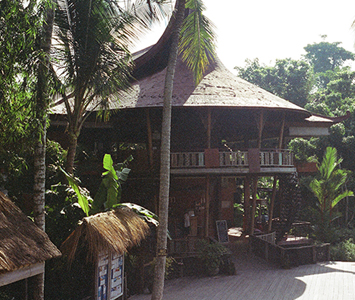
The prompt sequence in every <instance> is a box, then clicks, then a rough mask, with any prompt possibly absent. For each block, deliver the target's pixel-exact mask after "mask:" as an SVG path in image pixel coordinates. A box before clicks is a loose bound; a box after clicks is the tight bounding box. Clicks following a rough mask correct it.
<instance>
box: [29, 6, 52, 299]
mask: <svg viewBox="0 0 355 300" xmlns="http://www.w3.org/2000/svg"><path fill="white" fill-rule="evenodd" d="M53 18H54V10H53V7H48V8H47V11H46V15H45V22H44V23H43V36H42V39H41V44H40V45H41V50H42V51H43V54H44V55H43V57H42V59H41V60H40V62H39V63H40V65H39V67H38V78H37V95H36V117H37V119H38V121H39V122H38V124H39V125H38V127H39V128H38V130H37V132H38V133H39V134H38V138H37V139H38V140H37V143H36V145H35V154H34V186H33V192H34V195H33V202H34V208H33V211H34V221H35V223H36V225H37V226H38V227H39V228H41V229H42V230H43V231H44V230H45V181H46V164H45V156H46V123H47V109H48V88H47V85H48V81H47V77H48V65H49V54H50V48H51V40H52V31H53ZM32 286H33V295H32V297H31V299H32V298H33V299H34V300H43V299H44V273H42V274H39V275H37V276H34V277H33V278H32Z"/></svg>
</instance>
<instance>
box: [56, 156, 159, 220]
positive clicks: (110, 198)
mask: <svg viewBox="0 0 355 300" xmlns="http://www.w3.org/2000/svg"><path fill="white" fill-rule="evenodd" d="M132 160H133V157H132V156H130V157H128V158H127V159H126V160H125V161H124V162H123V163H118V164H115V165H114V164H113V160H112V157H111V155H110V154H105V156H104V159H103V168H104V169H105V171H104V172H103V173H102V176H103V178H102V181H101V184H100V186H99V190H98V191H97V193H96V195H95V197H94V198H91V196H90V195H88V194H87V193H85V190H84V189H83V188H82V187H81V186H80V180H79V179H78V178H74V177H73V175H71V174H69V173H67V172H65V171H64V170H62V172H63V173H64V174H65V176H66V178H67V180H68V182H69V185H70V186H71V188H72V189H73V190H74V192H75V193H76V195H77V197H78V204H79V206H80V207H81V209H82V210H83V211H84V213H85V214H86V216H89V215H94V214H96V213H99V212H103V211H108V210H111V209H119V208H125V207H126V208H129V209H131V210H133V211H134V212H135V213H137V214H138V215H139V216H140V217H142V218H144V219H145V220H147V221H148V222H150V223H152V224H154V225H155V226H158V225H159V222H158V216H157V215H156V214H154V213H153V212H151V211H149V210H148V209H146V208H144V207H142V206H140V205H138V204H135V203H120V201H121V191H122V184H123V183H124V182H125V181H126V180H127V178H128V174H129V173H130V171H131V170H130V169H129V168H127V165H128V163H129V162H130V161H132Z"/></svg>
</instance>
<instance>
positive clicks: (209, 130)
mask: <svg viewBox="0 0 355 300" xmlns="http://www.w3.org/2000/svg"><path fill="white" fill-rule="evenodd" d="M211 132H212V113H211V108H210V107H209V108H208V109H207V149H210V148H211V134H212V133H211Z"/></svg>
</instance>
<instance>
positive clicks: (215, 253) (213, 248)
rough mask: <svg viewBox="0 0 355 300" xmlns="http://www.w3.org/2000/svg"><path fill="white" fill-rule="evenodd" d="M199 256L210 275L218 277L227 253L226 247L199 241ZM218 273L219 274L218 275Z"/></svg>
mask: <svg viewBox="0 0 355 300" xmlns="http://www.w3.org/2000/svg"><path fill="white" fill-rule="evenodd" d="M196 250H197V256H198V259H199V261H200V262H201V264H202V265H203V267H204V269H205V271H206V273H207V274H208V275H217V274H218V272H219V267H220V266H221V264H222V263H223V258H222V257H223V255H224V254H226V253H227V249H226V247H224V246H223V245H221V244H219V243H215V242H211V243H209V242H208V241H206V240H199V241H198V243H197V244H196ZM216 273H217V274H216Z"/></svg>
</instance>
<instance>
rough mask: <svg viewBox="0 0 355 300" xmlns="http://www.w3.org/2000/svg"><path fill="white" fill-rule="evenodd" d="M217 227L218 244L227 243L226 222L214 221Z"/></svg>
mask: <svg viewBox="0 0 355 300" xmlns="http://www.w3.org/2000/svg"><path fill="white" fill-rule="evenodd" d="M216 226H217V235H218V242H220V243H228V242H229V237H228V226H227V221H226V220H218V221H216Z"/></svg>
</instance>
